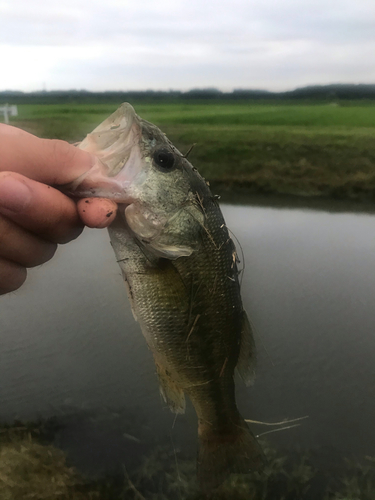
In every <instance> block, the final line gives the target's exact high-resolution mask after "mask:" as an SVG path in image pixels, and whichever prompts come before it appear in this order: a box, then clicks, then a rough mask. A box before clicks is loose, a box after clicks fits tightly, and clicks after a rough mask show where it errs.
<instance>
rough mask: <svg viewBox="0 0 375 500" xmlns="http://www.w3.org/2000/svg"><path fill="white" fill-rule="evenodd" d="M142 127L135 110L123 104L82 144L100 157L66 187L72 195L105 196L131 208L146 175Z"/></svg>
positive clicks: (85, 148)
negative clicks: (136, 184) (135, 187)
mask: <svg viewBox="0 0 375 500" xmlns="http://www.w3.org/2000/svg"><path fill="white" fill-rule="evenodd" d="M141 140H142V128H141V122H140V119H139V117H138V116H137V115H136V113H135V111H134V109H133V107H132V106H131V105H130V104H128V103H124V104H122V105H121V106H120V107H119V108H118V109H117V110H116V111H115V112H114V113H113V114H112V115H111V116H109V117H108V118H107V119H106V120H104V121H103V122H102V123H101V124H100V125H98V126H97V127H96V128H95V129H94V130H93V131H92V132H91V133H90V134H88V135H87V136H86V138H85V139H84V140H83V141H82V142H81V143H80V144H79V146H78V147H79V148H80V149H83V150H85V151H87V152H89V153H91V154H93V155H94V156H95V157H96V159H97V160H96V161H95V163H94V165H93V167H92V168H91V169H90V170H88V171H87V172H85V173H84V174H82V175H81V176H80V177H78V178H77V179H75V180H74V181H73V182H72V183H70V184H68V185H66V186H64V191H65V192H66V193H68V194H70V195H72V196H79V197H80V198H82V197H103V198H109V199H111V200H114V201H116V202H117V203H122V204H126V205H129V204H131V203H132V202H133V201H134V193H133V192H132V191H133V189H132V186H133V184H134V181H135V179H136V178H138V180H140V179H139V177H140V176H142V152H141V147H140V144H141Z"/></svg>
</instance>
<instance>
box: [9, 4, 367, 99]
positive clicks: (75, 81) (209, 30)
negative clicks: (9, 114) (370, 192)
mask: <svg viewBox="0 0 375 500" xmlns="http://www.w3.org/2000/svg"><path fill="white" fill-rule="evenodd" d="M0 63H1V68H0V90H5V89H12V90H22V91H35V90H42V89H46V90H58V89H62V90H68V89H73V88H74V89H86V90H92V91H104V90H147V89H155V90H158V89H160V90H169V89H178V90H188V89H191V88H207V87H216V88H219V89H221V90H225V91H230V90H232V89H236V88H248V89H267V90H272V91H282V90H291V89H294V88H296V87H301V86H305V85H315V84H329V83H338V82H340V83H375V1H374V0H350V1H348V0H224V1H220V0H60V1H58V0H55V1H51V0H32V1H31V0H0Z"/></svg>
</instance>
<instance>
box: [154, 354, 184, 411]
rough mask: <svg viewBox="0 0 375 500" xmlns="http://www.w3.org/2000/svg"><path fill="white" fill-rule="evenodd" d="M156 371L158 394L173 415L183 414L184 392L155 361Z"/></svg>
mask: <svg viewBox="0 0 375 500" xmlns="http://www.w3.org/2000/svg"><path fill="white" fill-rule="evenodd" d="M155 365H156V371H157V374H158V377H159V384H160V394H161V395H162V397H163V399H164V401H165V402H166V403H167V405H168V406H169V408H170V410H171V411H172V412H173V413H185V395H184V391H183V390H182V389H180V387H178V385H177V384H176V383H175V382H174V381H173V380H172V378H171V376H170V374H169V373H168V371H167V370H166V369H165V368H164V367H162V366H160V365H159V364H158V363H157V362H156V361H155Z"/></svg>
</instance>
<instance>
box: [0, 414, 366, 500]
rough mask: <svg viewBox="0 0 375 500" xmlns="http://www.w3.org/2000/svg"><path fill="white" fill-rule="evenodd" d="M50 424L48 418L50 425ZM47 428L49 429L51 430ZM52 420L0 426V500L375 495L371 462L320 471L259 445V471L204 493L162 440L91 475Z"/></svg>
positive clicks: (266, 499)
mask: <svg viewBox="0 0 375 500" xmlns="http://www.w3.org/2000/svg"><path fill="white" fill-rule="evenodd" d="M55 424H56V422H54V423H53V425H55ZM53 425H52V427H53ZM50 441H53V435H52V434H51V423H50V422H44V423H39V424H21V423H19V424H14V425H12V426H8V427H6V426H3V427H0V498H1V499H2V500H27V499H33V500H94V499H96V500H125V499H126V500H145V499H147V500H203V499H206V500H209V499H210V500H232V499H234V498H235V499H236V500H248V499H249V498H251V499H253V500H276V499H283V500H358V499H361V500H373V499H374V498H375V460H374V459H372V458H371V457H367V459H366V461H365V463H364V464H362V465H359V464H347V465H346V466H343V465H342V464H336V465H337V467H340V466H341V469H340V470H341V472H340V475H339V476H338V477H335V478H334V477H332V474H331V473H330V471H324V472H321V471H320V472H319V471H318V470H317V469H316V468H315V467H314V465H313V464H312V460H311V458H310V457H308V456H307V455H305V454H302V453H299V454H298V453H294V454H293V456H290V457H286V456H283V455H281V454H280V453H278V452H276V451H275V450H274V449H272V448H270V447H269V446H268V445H267V443H265V442H263V443H262V446H263V449H264V451H265V454H266V458H267V466H266V468H265V471H264V473H262V474H259V473H253V474H249V475H246V476H244V475H238V476H235V475H234V476H231V479H230V480H228V481H227V482H226V483H225V484H224V485H223V486H222V487H221V488H220V489H219V490H217V491H216V492H215V493H214V494H212V495H211V496H210V497H207V496H205V495H202V494H201V493H200V492H199V488H198V486H197V483H196V470H195V460H194V459H193V458H191V457H184V456H183V454H182V453H181V452H180V451H178V450H173V449H171V446H170V444H169V446H168V445H165V444H164V445H158V446H154V447H152V448H151V449H150V450H149V452H148V453H146V454H145V456H144V459H143V462H142V464H141V466H139V467H137V468H135V469H134V470H129V471H127V470H126V469H124V471H123V473H122V474H121V475H117V476H115V477H108V476H107V477H105V478H101V479H96V480H93V479H90V480H88V479H87V478H85V477H83V476H82V475H81V474H80V473H79V472H78V471H76V470H75V469H74V468H72V467H71V466H70V465H69V461H68V459H67V457H66V456H65V454H64V453H63V452H62V451H61V450H59V449H58V448H56V447H55V446H54V445H53V444H51V442H50Z"/></svg>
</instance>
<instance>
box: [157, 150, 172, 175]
mask: <svg viewBox="0 0 375 500" xmlns="http://www.w3.org/2000/svg"><path fill="white" fill-rule="evenodd" d="M174 160H175V158H174V154H173V153H172V152H171V151H169V150H168V149H164V148H163V149H158V150H157V151H155V153H154V162H155V164H156V165H157V166H158V167H159V168H160V169H161V170H164V171H166V172H167V171H168V170H172V168H173V167H174Z"/></svg>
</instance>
